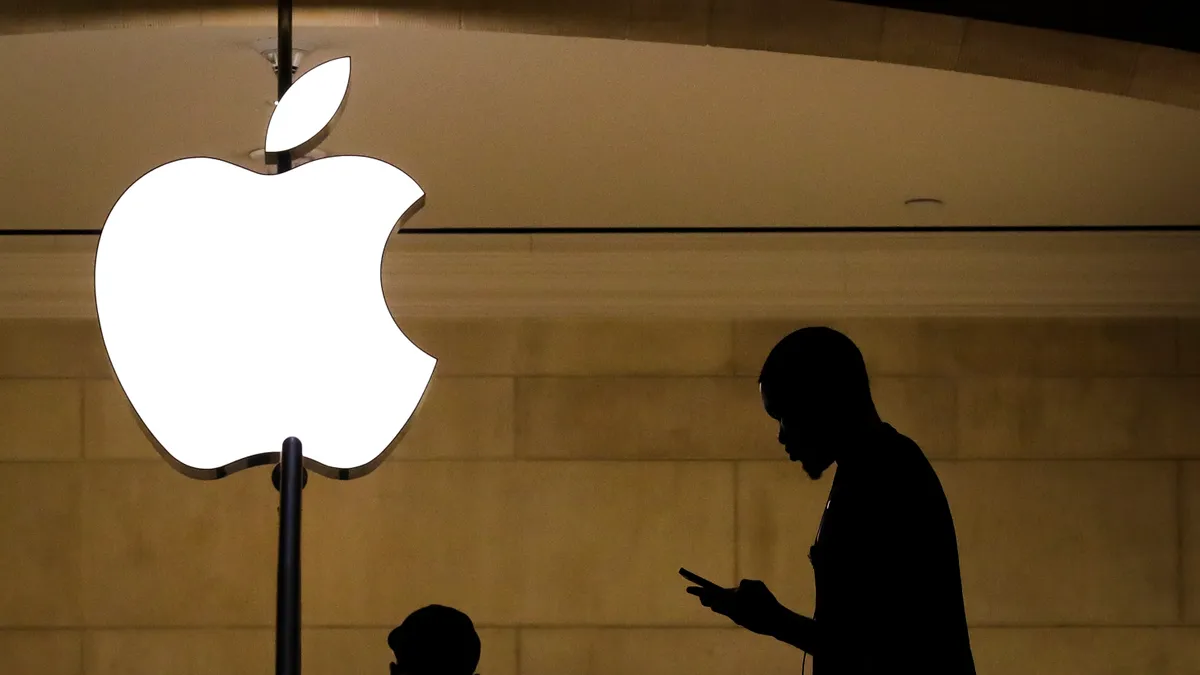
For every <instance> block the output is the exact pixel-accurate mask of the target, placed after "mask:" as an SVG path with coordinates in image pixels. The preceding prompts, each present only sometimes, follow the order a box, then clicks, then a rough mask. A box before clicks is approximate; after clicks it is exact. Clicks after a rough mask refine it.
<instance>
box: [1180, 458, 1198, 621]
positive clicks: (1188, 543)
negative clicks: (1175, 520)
mask: <svg viewBox="0 0 1200 675" xmlns="http://www.w3.org/2000/svg"><path fill="white" fill-rule="evenodd" d="M1180 484H1181V488H1180V489H1181V494H1180V503H1181V506H1182V508H1181V510H1180V518H1181V522H1180V527H1179V532H1180V533H1181V534H1182V539H1183V541H1182V544H1183V555H1182V556H1181V559H1180V562H1181V563H1182V568H1181V572H1182V574H1181V575H1180V577H1181V578H1180V581H1181V583H1182V584H1183V590H1182V592H1181V594H1180V595H1181V597H1182V599H1183V603H1182V604H1183V612H1182V614H1183V619H1184V623H1187V624H1189V625H1193V626H1197V625H1200V462H1186V463H1184V465H1183V475H1182V480H1181V481H1180Z"/></svg>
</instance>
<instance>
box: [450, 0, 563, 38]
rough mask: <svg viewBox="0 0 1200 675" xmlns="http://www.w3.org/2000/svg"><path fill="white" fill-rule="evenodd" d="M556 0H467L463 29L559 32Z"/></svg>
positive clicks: (532, 32) (550, 33)
mask: <svg viewBox="0 0 1200 675" xmlns="http://www.w3.org/2000/svg"><path fill="white" fill-rule="evenodd" d="M557 4H558V3H556V2H554V0H465V1H464V3H463V10H462V27H463V30H476V31H491V32H499V33H529V34H533V35H558V34H559V31H560V28H561V27H560V25H559V21H560V18H561V14H560V12H559V10H558V7H557Z"/></svg>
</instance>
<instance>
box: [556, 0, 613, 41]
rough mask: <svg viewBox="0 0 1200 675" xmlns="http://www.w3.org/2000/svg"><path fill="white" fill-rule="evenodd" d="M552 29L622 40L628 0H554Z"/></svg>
mask: <svg viewBox="0 0 1200 675" xmlns="http://www.w3.org/2000/svg"><path fill="white" fill-rule="evenodd" d="M555 6H556V7H555V9H556V14H557V16H556V21H555V26H556V28H557V30H556V31H555V33H556V34H558V35H567V36H572V37H591V38H607V39H614V40H624V39H625V38H626V37H628V35H629V17H630V2H628V1H626V2H612V0H558V2H557V3H555Z"/></svg>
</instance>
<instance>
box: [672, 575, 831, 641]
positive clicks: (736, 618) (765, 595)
mask: <svg viewBox="0 0 1200 675" xmlns="http://www.w3.org/2000/svg"><path fill="white" fill-rule="evenodd" d="M687 591H688V593H691V594H692V595H695V596H697V597H698V598H700V602H701V603H702V604H703V605H704V606H705V607H708V608H709V609H711V610H712V611H714V612H716V613H718V614H723V615H724V616H727V617H729V618H730V619H732V620H733V622H734V623H736V624H737V625H739V626H741V627H743V628H745V629H747V630H750V631H753V632H755V633H758V634H759V635H766V636H768V637H773V638H775V639H776V640H779V641H780V642H783V643H785V644H789V645H791V646H793V647H795V648H797V649H801V650H803V651H805V652H808V653H809V654H813V655H814V656H815V655H816V654H818V653H820V651H821V638H820V632H819V630H818V628H817V622H816V621H814V620H812V619H810V618H808V617H807V616H801V615H800V614H797V613H795V612H793V611H792V610H790V609H788V608H787V607H784V606H783V604H782V603H780V602H779V601H778V600H776V599H775V596H774V595H773V594H772V593H771V591H769V590H767V586H766V584H764V583H763V582H761V581H755V580H752V579H743V580H742V582H741V583H739V584H738V585H737V587H736V588H705V587H701V586H693V587H691V588H689V589H687Z"/></svg>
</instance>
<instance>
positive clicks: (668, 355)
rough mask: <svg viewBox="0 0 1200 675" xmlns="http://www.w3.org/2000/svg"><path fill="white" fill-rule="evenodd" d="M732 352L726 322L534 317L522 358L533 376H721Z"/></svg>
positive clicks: (523, 367) (524, 369) (522, 345)
mask: <svg viewBox="0 0 1200 675" xmlns="http://www.w3.org/2000/svg"><path fill="white" fill-rule="evenodd" d="M732 351H733V329H732V325H731V324H729V323H728V322H722V321H654V320H629V321H602V320H598V321H577V320H557V321H556V320H529V321H526V322H525V323H524V324H523V326H522V331H521V339H520V345H519V352H518V360H517V363H518V369H519V372H521V373H522V374H528V375H721V374H728V373H730V372H731V371H732V367H731V362H730V355H731V353H732Z"/></svg>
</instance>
